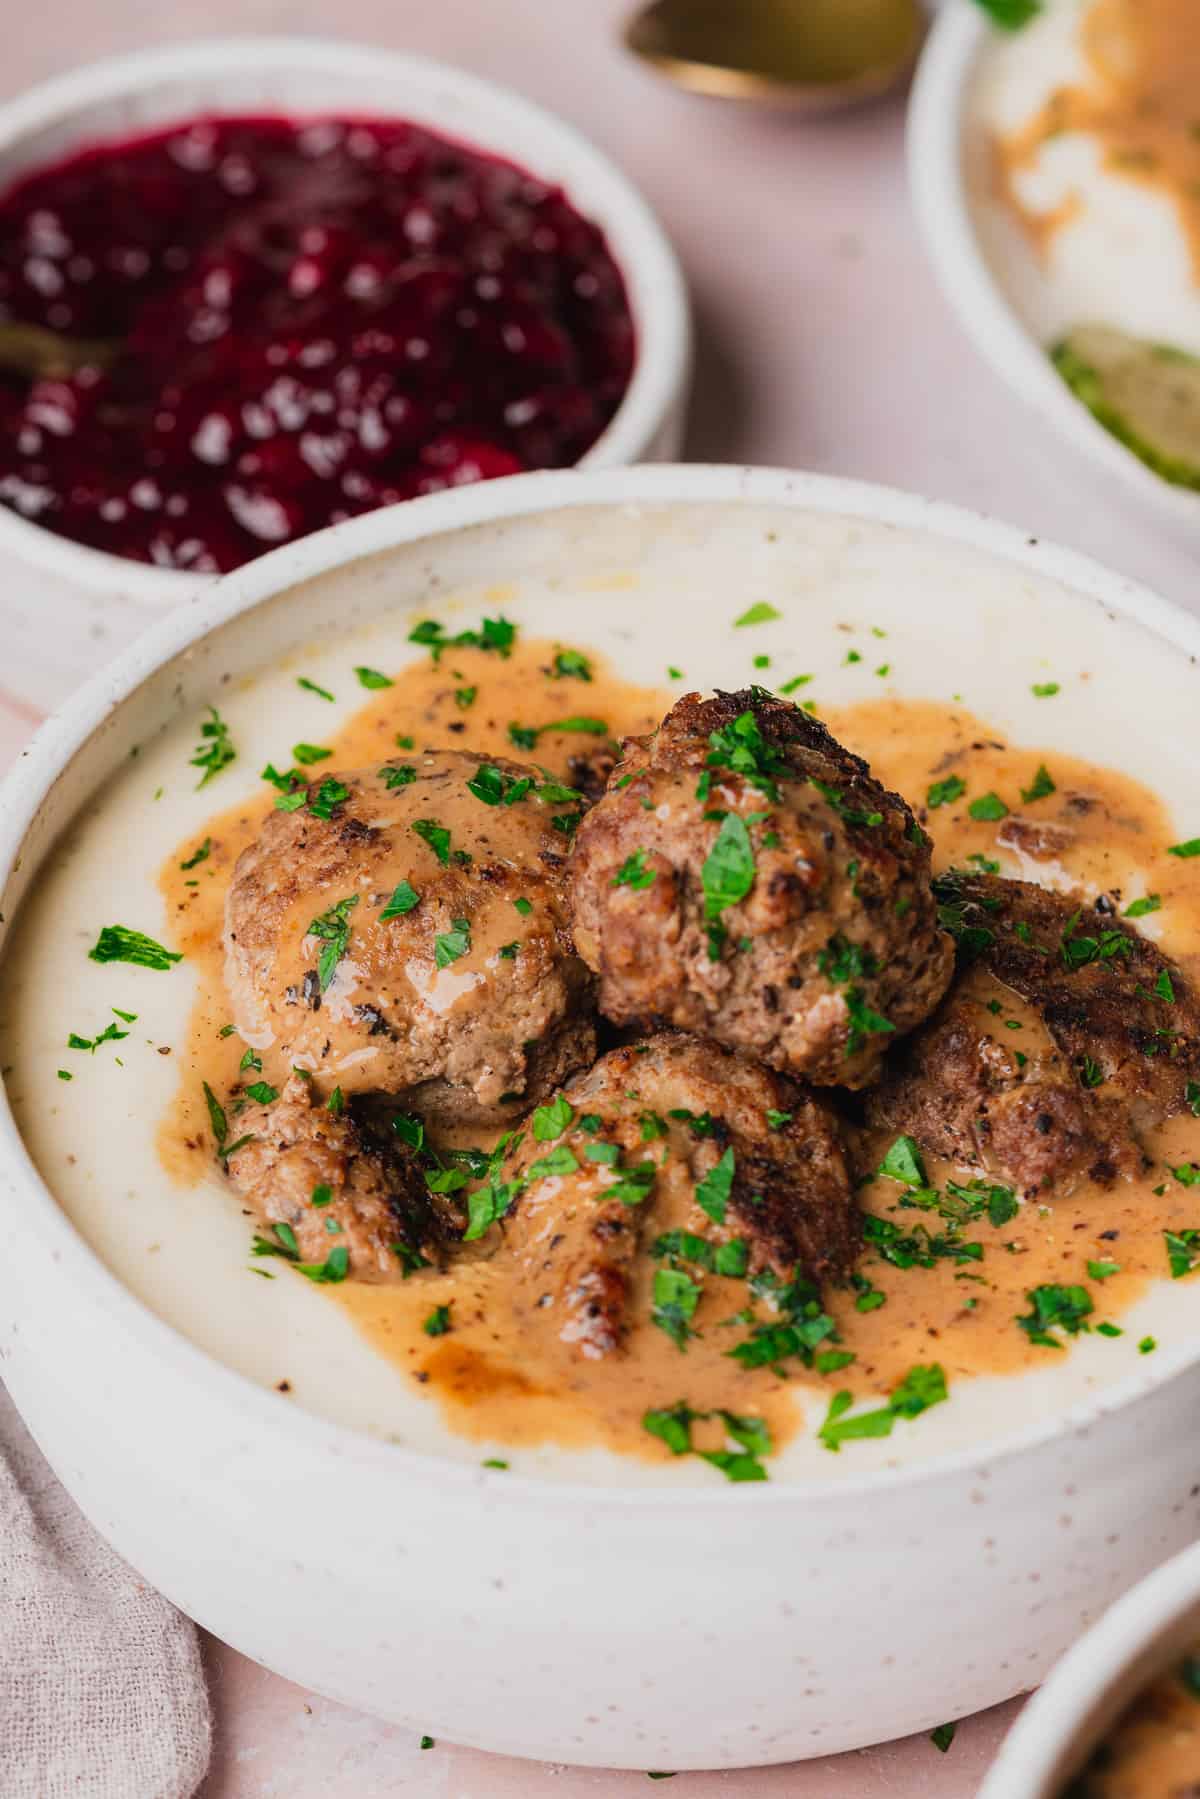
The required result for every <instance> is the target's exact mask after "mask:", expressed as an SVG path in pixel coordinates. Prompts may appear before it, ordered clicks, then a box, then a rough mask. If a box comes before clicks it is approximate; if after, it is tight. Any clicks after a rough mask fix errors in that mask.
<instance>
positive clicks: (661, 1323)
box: [650, 1268, 701, 1350]
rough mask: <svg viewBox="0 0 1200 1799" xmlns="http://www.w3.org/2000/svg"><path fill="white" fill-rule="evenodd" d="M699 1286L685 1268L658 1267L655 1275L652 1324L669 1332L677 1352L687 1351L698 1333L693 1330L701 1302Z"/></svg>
mask: <svg viewBox="0 0 1200 1799" xmlns="http://www.w3.org/2000/svg"><path fill="white" fill-rule="evenodd" d="M700 1292H701V1288H700V1284H699V1282H698V1281H694V1280H693V1279H692V1277H691V1275H689V1274H685V1273H684V1272H683V1270H682V1268H658V1269H656V1270H655V1273H654V1294H653V1303H652V1305H651V1310H650V1318H651V1322H652V1323H654V1324H657V1326H658V1328H659V1329H660V1330H662V1331H665V1332H666V1333H667V1336H668V1337H670V1339H671V1341H672V1343H674V1344H675V1345H676V1347H677V1348H678V1349H681V1350H683V1349H686V1348H687V1340H688V1338H689V1337H691V1336H694V1335H695V1333H694V1331H693V1330H692V1328H691V1324H692V1319H693V1318H694V1317H695V1314H696V1307H697V1306H698V1305H699V1303H700Z"/></svg>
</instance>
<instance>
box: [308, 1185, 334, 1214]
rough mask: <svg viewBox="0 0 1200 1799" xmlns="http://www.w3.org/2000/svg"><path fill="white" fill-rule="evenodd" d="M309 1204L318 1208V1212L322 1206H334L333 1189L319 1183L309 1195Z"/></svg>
mask: <svg viewBox="0 0 1200 1799" xmlns="http://www.w3.org/2000/svg"><path fill="white" fill-rule="evenodd" d="M308 1203H309V1205H310V1206H316V1207H317V1208H318V1210H319V1209H320V1208H321V1207H322V1206H328V1205H332V1203H333V1188H332V1187H327V1186H325V1185H324V1183H323V1182H318V1184H317V1185H316V1186H315V1187H314V1188H313V1190H312V1192H311V1193H310V1194H309V1198H308Z"/></svg>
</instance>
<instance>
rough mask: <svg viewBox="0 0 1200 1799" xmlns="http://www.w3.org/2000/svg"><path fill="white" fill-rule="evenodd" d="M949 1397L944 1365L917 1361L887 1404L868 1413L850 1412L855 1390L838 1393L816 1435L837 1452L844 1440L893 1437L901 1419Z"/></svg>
mask: <svg viewBox="0 0 1200 1799" xmlns="http://www.w3.org/2000/svg"><path fill="white" fill-rule="evenodd" d="M948 1397H949V1394H948V1392H947V1389H946V1373H945V1370H944V1369H943V1368H942V1366H941V1364H940V1363H938V1362H931V1363H929V1364H928V1365H920V1364H918V1366H916V1367H915V1368H910V1369H909V1371H908V1373H907V1374H906V1375H905V1376H904V1378H903V1380H902V1381H900V1382H899V1384H898V1385H897V1386H895V1387H894V1388H893V1389H892V1395H891V1398H890V1399H889V1400H888V1402H887V1404H886V1405H882V1406H876V1407H874V1408H873V1409H872V1410H871V1411H869V1412H853V1413H851V1407H852V1406H853V1404H854V1395H853V1393H851V1392H849V1391H847V1390H846V1389H845V1388H843V1389H842V1390H841V1391H840V1392H838V1393H835V1394H834V1396H833V1398H832V1399H831V1400H830V1402H829V1410H828V1412H827V1413H826V1414H825V1421H824V1423H823V1424H822V1425H821V1428H820V1430H819V1431H818V1432H817V1435H818V1437H819V1438H820V1440H821V1442H822V1443H823V1444H824V1445H825V1447H826V1449H830V1450H832V1451H833V1452H834V1454H835V1455H836V1454H837V1452H838V1451H839V1450H840V1449H841V1447H842V1444H843V1443H853V1442H860V1441H862V1440H863V1439H864V1438H869V1437H890V1436H891V1434H892V1427H893V1426H894V1424H895V1422H896V1420H897V1419H898V1418H909V1419H911V1418H919V1417H920V1416H921V1413H922V1412H927V1411H928V1410H929V1409H930V1407H931V1406H935V1405H941V1404H942V1402H943V1401H944V1400H945V1399H947V1398H948ZM847 1413H850V1416H847Z"/></svg>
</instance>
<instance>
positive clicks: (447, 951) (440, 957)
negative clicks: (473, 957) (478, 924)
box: [433, 918, 471, 968]
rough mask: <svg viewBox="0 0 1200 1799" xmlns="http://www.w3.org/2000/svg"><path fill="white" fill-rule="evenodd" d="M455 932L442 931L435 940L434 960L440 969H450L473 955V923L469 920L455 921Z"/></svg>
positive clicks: (458, 919) (460, 919) (459, 919)
mask: <svg viewBox="0 0 1200 1799" xmlns="http://www.w3.org/2000/svg"><path fill="white" fill-rule="evenodd" d="M453 926H454V928H453V930H450V931H441V932H439V933H438V935H437V936H436V937H435V938H434V940H433V959H434V961H435V963H436V964H437V966H438V967H439V968H449V966H450V964H451V962H457V961H459V960H460V959H461V958H462V957H463V956H467V955H469V954H470V953H471V922H470V920H469V919H467V918H456V919H454V920H453Z"/></svg>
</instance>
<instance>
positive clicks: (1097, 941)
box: [1059, 909, 1165, 998]
mask: <svg viewBox="0 0 1200 1799" xmlns="http://www.w3.org/2000/svg"><path fill="white" fill-rule="evenodd" d="M1082 916H1083V912H1082V909H1080V910H1077V911H1075V912H1072V914H1071V916H1070V918H1068V920H1067V922H1066V924H1065V925H1064V926H1063V933H1062V937H1061V939H1060V942H1059V950H1060V953H1061V955H1062V959H1063V961H1064V963H1065V964H1066V966H1067V967H1068V968H1071V969H1075V968H1086V967H1087V966H1088V965H1089V963H1092V962H1110V961H1112V960H1113V959H1114V957H1117V956H1128V955H1129V954H1130V952H1131V951H1132V948H1133V945H1132V944H1131V942H1130V940H1129V938H1128V937H1127V936H1126V935H1125V933H1124V931H1101V933H1100V935H1099V937H1077V936H1076V935H1075V927H1076V926H1077V925H1078V923H1079V920H1080V919H1081V917H1082ZM1159 997H1160V998H1164V997H1165V995H1163V994H1160V995H1159Z"/></svg>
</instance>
